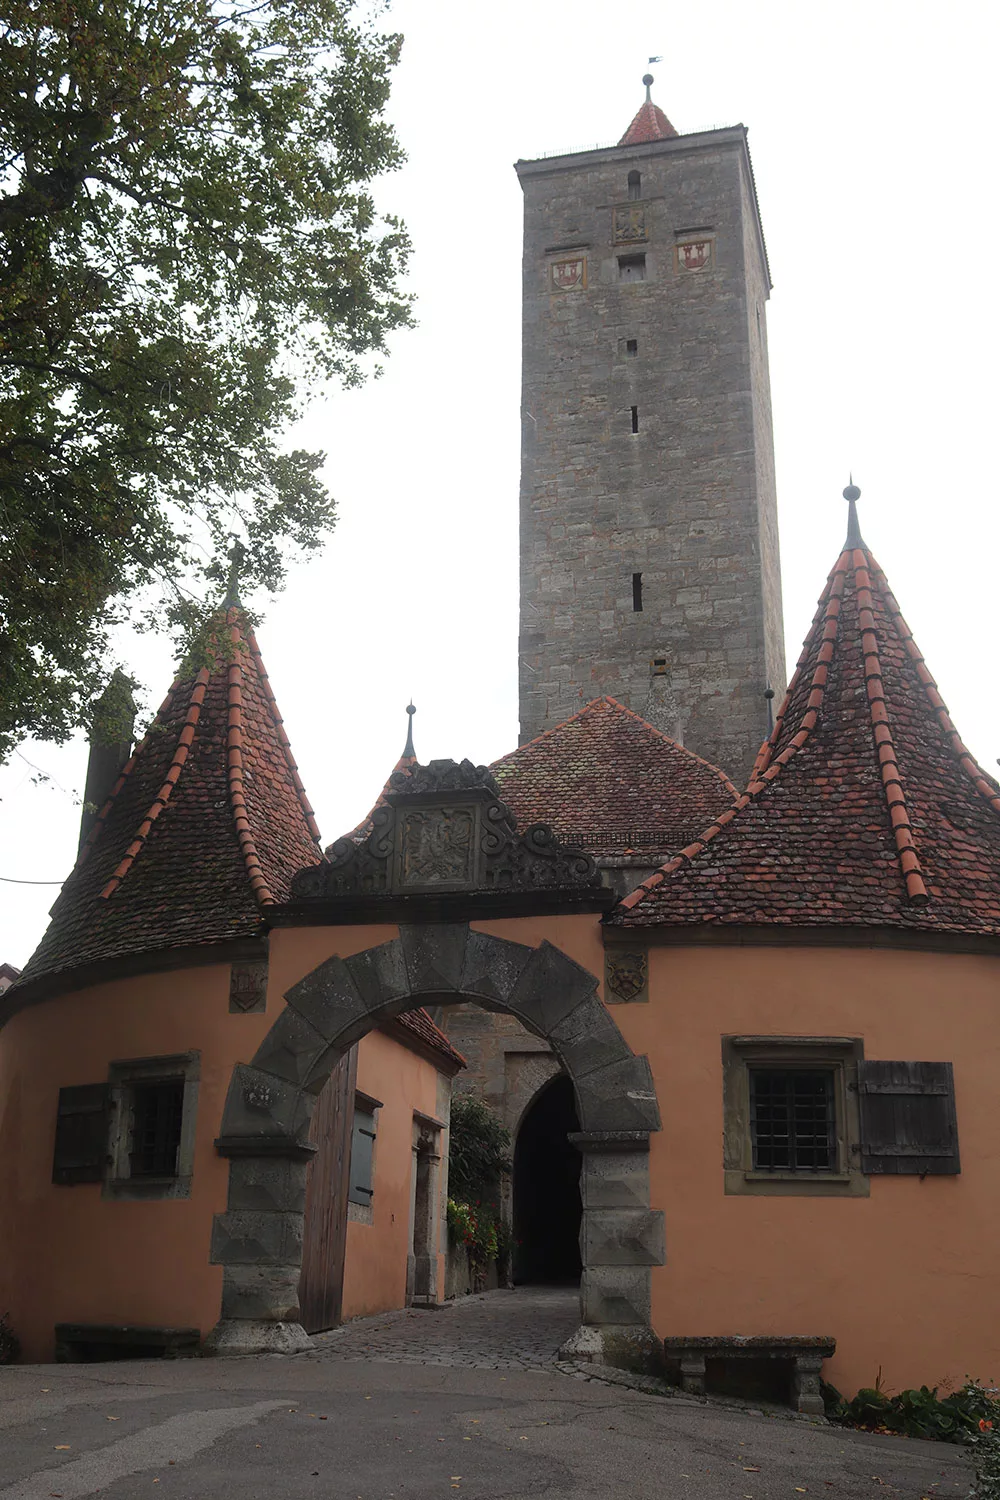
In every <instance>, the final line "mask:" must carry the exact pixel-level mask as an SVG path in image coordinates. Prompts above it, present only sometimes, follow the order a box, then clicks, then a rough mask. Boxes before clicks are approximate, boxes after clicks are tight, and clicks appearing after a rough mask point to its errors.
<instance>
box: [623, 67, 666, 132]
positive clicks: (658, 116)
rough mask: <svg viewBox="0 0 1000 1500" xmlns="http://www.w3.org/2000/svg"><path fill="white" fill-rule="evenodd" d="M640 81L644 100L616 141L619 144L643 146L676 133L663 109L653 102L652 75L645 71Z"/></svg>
mask: <svg viewBox="0 0 1000 1500" xmlns="http://www.w3.org/2000/svg"><path fill="white" fill-rule="evenodd" d="M642 81H643V83H644V84H645V85H646V99H645V102H644V103H643V105H642V108H641V109H640V110H639V113H638V114H637V115H636V116H635V119H634V120H633V121H632V123H631V125H630V126H629V128H628V129H627V130H626V132H625V134H624V135H623V136H622V138H621V140H620V141H619V142H618V144H619V146H644V145H646V144H647V143H648V142H649V141H666V140H669V139H670V137H671V136H674V135H676V134H677V131H676V130H675V129H674V127H673V126H672V125H671V123H670V121H669V120H668V119H667V117H666V115H665V114H664V113H663V110H662V109H660V107H659V105H658V104H654V103H653V100H652V97H651V94H650V89H651V88H652V84H653V79H652V76H651V75H650V74H649V73H647V74H646V75H645V77H644V78H643V80H642Z"/></svg>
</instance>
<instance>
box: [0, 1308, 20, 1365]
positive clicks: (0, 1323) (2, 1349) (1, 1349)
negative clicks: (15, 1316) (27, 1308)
mask: <svg viewBox="0 0 1000 1500" xmlns="http://www.w3.org/2000/svg"><path fill="white" fill-rule="evenodd" d="M20 1352H21V1344H20V1341H19V1339H18V1337H17V1335H16V1334H15V1332H14V1330H13V1328H11V1326H10V1314H9V1313H0V1365H12V1364H13V1363H14V1361H15V1360H16V1359H17V1356H18V1355H19V1354H20Z"/></svg>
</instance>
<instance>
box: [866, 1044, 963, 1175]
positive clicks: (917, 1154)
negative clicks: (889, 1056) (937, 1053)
mask: <svg viewBox="0 0 1000 1500" xmlns="http://www.w3.org/2000/svg"><path fill="white" fill-rule="evenodd" d="M858 1091H859V1094H860V1103H861V1170H862V1171H863V1172H890V1173H896V1174H898V1175H903V1174H904V1173H919V1174H920V1176H924V1175H925V1174H927V1173H935V1174H937V1173H952V1172H960V1171H961V1166H960V1164H959V1159H958V1125H957V1122H956V1119H955V1084H954V1080H953V1078H952V1070H951V1063H949V1062H870V1061H863V1062H859V1063H858Z"/></svg>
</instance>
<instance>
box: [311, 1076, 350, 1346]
mask: <svg viewBox="0 0 1000 1500" xmlns="http://www.w3.org/2000/svg"><path fill="white" fill-rule="evenodd" d="M357 1075H358V1049H357V1047H356V1046H354V1047H352V1048H351V1050H350V1052H345V1054H344V1056H343V1057H342V1058H341V1060H340V1062H339V1063H338V1064H337V1066H336V1068H334V1070H333V1072H332V1073H331V1075H330V1077H329V1079H328V1080H327V1084H326V1087H325V1088H324V1090H323V1092H322V1093H321V1094H320V1096H319V1099H318V1100H317V1102H316V1109H315V1111H314V1112H313V1118H312V1129H311V1130H310V1132H309V1139H310V1140H312V1141H315V1143H316V1146H317V1151H316V1155H315V1156H314V1157H313V1159H312V1161H311V1162H310V1163H309V1171H308V1174H307V1177H306V1213H305V1229H304V1234H303V1244H302V1275H301V1277H300V1278H299V1308H300V1312H301V1317H302V1326H303V1328H304V1329H305V1330H306V1333H321V1332H322V1331H323V1329H324V1328H336V1326H337V1324H338V1323H339V1322H340V1318H341V1311H342V1307H343V1296H344V1252H345V1249H346V1245H347V1189H348V1185H349V1174H350V1167H351V1130H352V1126H353V1123H354V1088H355V1082H356V1080H357Z"/></svg>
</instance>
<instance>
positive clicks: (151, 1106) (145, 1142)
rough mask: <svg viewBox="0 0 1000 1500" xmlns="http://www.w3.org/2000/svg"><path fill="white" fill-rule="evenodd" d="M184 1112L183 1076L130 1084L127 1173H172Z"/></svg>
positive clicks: (155, 1175)
mask: <svg viewBox="0 0 1000 1500" xmlns="http://www.w3.org/2000/svg"><path fill="white" fill-rule="evenodd" d="M183 1114H184V1079H183V1078H168V1079H163V1080H161V1081H158V1082H156V1083H140V1084H134V1085H133V1087H132V1140H131V1150H130V1151H129V1176H130V1177H176V1176H177V1158H178V1155H179V1153H180V1145H181V1119H182V1117H183Z"/></svg>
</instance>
